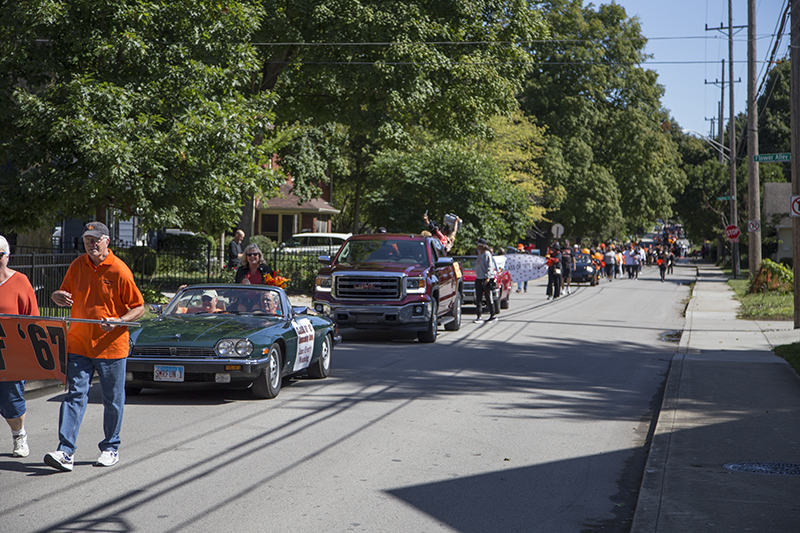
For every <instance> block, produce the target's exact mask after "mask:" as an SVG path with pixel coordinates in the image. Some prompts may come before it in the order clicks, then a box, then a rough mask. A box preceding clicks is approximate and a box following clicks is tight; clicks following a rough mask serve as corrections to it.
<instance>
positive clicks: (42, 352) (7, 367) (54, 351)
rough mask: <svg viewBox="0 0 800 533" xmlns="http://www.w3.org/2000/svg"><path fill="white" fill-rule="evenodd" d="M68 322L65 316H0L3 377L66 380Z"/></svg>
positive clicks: (8, 378) (0, 374) (7, 379)
mask: <svg viewBox="0 0 800 533" xmlns="http://www.w3.org/2000/svg"><path fill="white" fill-rule="evenodd" d="M66 370H67V326H66V322H64V321H63V320H61V319H54V318H45V317H37V316H31V317H21V316H11V315H6V316H0V381H19V380H37V379H57V380H60V381H61V382H62V383H66V381H67V378H66Z"/></svg>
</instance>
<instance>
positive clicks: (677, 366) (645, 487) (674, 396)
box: [631, 265, 699, 533]
mask: <svg viewBox="0 0 800 533" xmlns="http://www.w3.org/2000/svg"><path fill="white" fill-rule="evenodd" d="M694 269H695V283H694V285H693V286H692V292H691V294H690V298H689V304H688V305H687V306H686V320H685V322H684V327H683V335H681V341H680V343H679V344H678V350H677V351H676V353H675V355H673V356H672V362H671V363H670V365H669V371H668V373H667V381H666V384H665V385H664V396H663V398H662V400H661V408H660V409H659V411H658V416H657V417H656V427H655V431H654V432H653V440H652V442H651V444H650V451H649V452H648V454H647V462H646V464H645V468H644V475H642V484H641V486H640V487H639V499H638V501H637V503H636V511H635V512H634V515H633V524H632V526H631V533H644V532H654V531H657V527H658V519H659V516H660V513H661V499H662V497H663V493H664V475H665V472H664V469H665V468H666V466H667V457H668V455H669V446H670V441H671V439H672V434H673V429H674V425H675V416H676V412H677V411H676V408H677V405H678V400H679V398H680V388H681V374H682V373H683V361H684V358H685V357H686V353H687V352H688V350H689V338H690V337H691V326H692V322H693V320H694V317H693V314H694V311H693V302H694V301H695V290H696V289H697V279H698V272H699V270H698V268H697V266H696V265H694ZM687 332H688V334H687Z"/></svg>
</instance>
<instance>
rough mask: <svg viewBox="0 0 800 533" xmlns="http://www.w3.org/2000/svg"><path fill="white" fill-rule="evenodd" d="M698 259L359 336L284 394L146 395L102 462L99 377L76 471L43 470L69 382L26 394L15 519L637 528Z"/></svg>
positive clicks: (5, 493)
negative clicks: (411, 329)
mask: <svg viewBox="0 0 800 533" xmlns="http://www.w3.org/2000/svg"><path fill="white" fill-rule="evenodd" d="M689 274H690V272H689V269H688V268H682V267H678V268H676V275H674V276H672V277H671V278H670V279H668V281H667V282H666V283H661V282H660V281H659V280H658V276H657V270H656V269H655V268H652V269H649V270H646V272H645V274H644V278H643V279H640V280H638V281H630V280H627V279H618V280H616V281H614V282H612V283H609V282H607V281H603V282H602V283H601V285H600V286H598V287H580V288H578V289H577V290H576V289H573V294H571V295H569V296H567V297H564V298H562V299H559V300H557V301H554V302H547V301H546V300H545V296H544V286H542V285H537V284H536V283H532V284H531V285H530V286H529V290H528V293H527V294H517V293H514V294H513V295H512V300H511V307H510V309H508V310H503V312H502V313H501V315H500V317H501V318H500V320H499V321H498V322H496V323H491V324H483V325H481V326H477V325H475V324H473V323H472V322H471V318H472V316H471V314H470V311H469V310H465V317H464V318H465V323H464V325H463V327H462V329H461V331H459V332H445V331H444V330H443V329H441V331H440V336H439V339H438V340H437V342H436V343H435V344H433V345H430V344H428V345H426V344H420V343H418V342H416V340H415V338H414V336H413V335H398V334H384V333H370V332H356V331H353V330H345V331H344V336H345V341H344V343H343V344H341V345H340V346H338V347H337V349H336V350H335V351H334V354H333V373H332V377H331V378H329V379H327V380H322V381H315V380H308V379H299V380H295V381H293V382H292V383H291V384H287V385H285V388H283V389H282V390H281V393H280V396H279V397H278V398H277V399H275V400H262V401H257V400H253V399H252V398H251V397H250V396H249V394H248V392H247V391H228V392H217V391H214V392H191V393H168V392H162V391H147V390H146V391H144V392H143V393H142V394H141V395H140V396H137V397H130V398H128V403H127V405H126V407H125V415H124V423H123V432H122V446H121V448H120V463H119V464H118V465H117V466H115V467H112V468H107V469H103V468H96V467H93V466H92V463H93V461H94V460H95V459H96V457H97V455H98V450H97V446H96V443H97V442H99V441H100V440H101V439H102V405H101V403H100V395H99V387H98V386H97V385H95V386H94V387H93V389H92V392H91V399H90V405H89V408H88V410H87V414H86V417H85V419H84V422H83V426H82V429H81V434H80V437H79V443H78V444H79V449H78V452H77V454H76V465H75V470H74V472H71V473H59V472H56V471H55V470H53V469H51V468H49V467H46V466H45V465H44V464H43V463H42V457H43V456H44V454H45V453H46V452H48V451H52V450H54V449H55V447H56V445H57V430H58V428H57V423H58V406H59V401H60V398H61V394H60V391H58V390H52V389H51V390H46V391H37V392H34V393H32V394H30V396H29V401H28V420H27V424H26V427H27V430H28V434H29V442H30V446H31V455H30V456H29V457H28V458H26V459H15V458H12V457H11V454H10V450H11V438H10V435H9V433H8V430H7V429H6V430H0V431H5V432H6V433H3V435H5V436H4V437H3V440H2V442H3V443H5V444H4V445H3V446H4V448H3V449H2V452H3V453H1V454H0V516H2V518H1V519H0V523H2V526H1V527H0V529H1V530H2V531H15V532H22V531H92V530H97V531H147V532H149V531H159V532H161V531H192V532H197V531H209V532H212V531H213V532H219V531H261V530H273V531H298V532H301V531H302V532H317V531H319V532H328V531H332V532H339V531H367V532H376V531H391V532H423V531H426V532H427V531H464V532H499V531H509V532H519V531H543V532H558V531H566V532H575V531H590V532H592V531H628V530H629V529H630V525H631V519H632V516H633V510H634V508H635V505H636V498H637V491H638V488H639V484H640V480H641V475H642V471H643V468H644V462H645V458H646V451H645V450H646V443H647V438H648V431H649V429H650V423H651V420H652V418H653V414H654V408H657V407H658V406H659V405H660V398H661V396H660V395H661V388H662V387H663V384H664V380H665V375H666V372H667V370H668V366H669V361H670V359H671V357H672V354H673V353H674V352H675V349H676V347H677V344H676V343H674V342H668V341H667V340H665V338H664V334H666V333H668V332H670V331H673V330H680V329H681V328H682V327H683V322H684V321H683V318H682V315H681V313H682V310H683V307H684V305H685V300H686V299H687V298H688V295H689V287H688V285H687V283H688V282H689V280H690V275H689Z"/></svg>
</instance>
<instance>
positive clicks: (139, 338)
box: [125, 284, 341, 398]
mask: <svg viewBox="0 0 800 533" xmlns="http://www.w3.org/2000/svg"><path fill="white" fill-rule="evenodd" d="M154 307H155V311H156V312H157V313H158V316H157V317H156V318H154V319H152V320H147V321H145V322H143V323H142V326H141V327H140V328H137V329H135V330H131V335H130V339H131V340H130V345H131V347H130V354H129V356H128V364H127V375H126V384H125V385H126V386H125V390H126V392H127V393H128V394H130V395H135V394H138V393H139V392H141V390H142V389H143V388H159V389H182V388H203V387H212V388H217V387H220V388H247V387H249V388H250V389H251V390H252V391H253V394H254V395H255V396H256V397H257V398H274V397H275V396H277V395H278V392H280V388H281V381H282V379H283V378H284V377H287V376H291V375H294V374H301V373H305V374H307V375H308V376H310V377H312V378H325V377H328V374H329V373H330V368H331V354H332V352H333V347H334V346H335V345H336V344H338V343H339V342H341V336H340V335H339V332H338V328H337V327H336V324H335V323H334V322H333V321H332V320H330V319H328V318H326V317H323V316H317V315H316V314H309V311H308V309H307V308H305V307H295V308H293V307H292V306H291V305H290V303H289V299H288V298H287V296H286V293H285V292H283V290H282V289H280V288H277V287H272V286H269V285H232V284H230V285H227V284H219V285H193V286H189V287H186V288H184V289H182V290H181V291H179V292H178V293H177V294H176V295H175V297H174V298H173V299H172V300H171V301H170V303H169V304H168V305H167V306H166V307H165V308H162V307H161V306H154ZM312 313H313V312H312Z"/></svg>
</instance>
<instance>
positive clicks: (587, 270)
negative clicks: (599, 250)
mask: <svg viewBox="0 0 800 533" xmlns="http://www.w3.org/2000/svg"><path fill="white" fill-rule="evenodd" d="M586 272H594V269H593V268H592V267H589V266H587V267H586Z"/></svg>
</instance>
